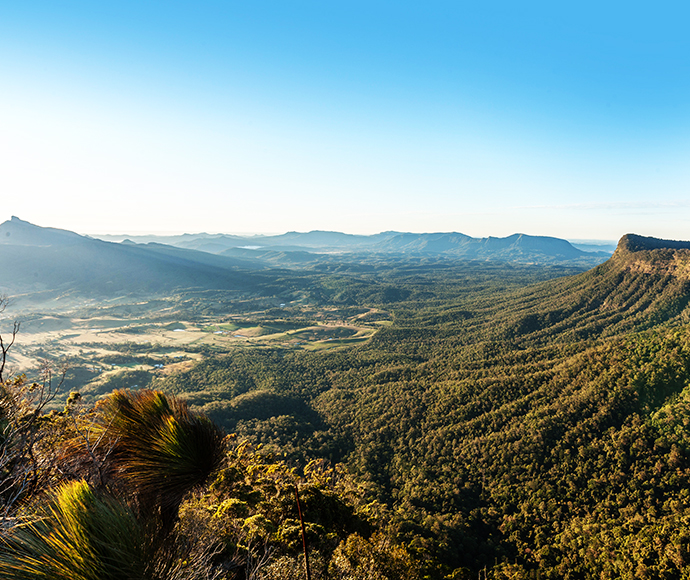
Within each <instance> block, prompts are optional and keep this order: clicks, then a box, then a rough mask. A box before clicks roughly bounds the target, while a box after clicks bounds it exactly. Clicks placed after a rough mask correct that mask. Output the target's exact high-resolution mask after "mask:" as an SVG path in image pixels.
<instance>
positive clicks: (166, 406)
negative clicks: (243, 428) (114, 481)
mask: <svg viewBox="0 0 690 580" xmlns="http://www.w3.org/2000/svg"><path fill="white" fill-rule="evenodd" d="M99 410H100V413H101V417H102V419H101V421H102V422H101V425H102V429H104V430H106V431H107V433H108V436H109V437H110V438H111V439H112V440H113V444H112V449H111V451H110V455H109V457H108V461H107V464H106V466H107V469H108V470H109V472H110V473H112V474H113V475H115V474H116V475H117V477H121V478H123V479H125V480H126V481H127V484H128V485H129V486H130V487H131V488H132V489H134V490H136V492H137V494H138V495H139V496H140V503H141V507H142V509H152V508H154V507H158V508H160V510H161V514H162V515H163V516H164V518H166V519H167V520H168V521H172V520H173V519H174V517H175V516H176V514H177V509H178V507H179V505H180V502H181V501H182V498H183V497H184V495H185V494H186V493H188V492H189V491H190V490H191V489H193V488H195V487H197V486H199V485H201V484H202V483H204V481H205V480H206V479H207V478H208V477H209V475H210V474H211V473H213V471H214V470H216V469H217V468H218V467H219V466H220V464H221V462H222V460H223V444H222V439H223V435H222V432H221V431H220V430H219V429H218V427H216V426H215V425H214V424H213V423H212V422H211V421H210V420H208V419H207V418H206V417H203V416H200V415H196V414H193V413H190V412H189V410H188V409H187V405H186V404H185V403H183V402H181V401H178V400H176V399H174V398H168V397H166V396H165V395H163V394H162V393H160V392H156V391H137V392H133V391H115V392H113V393H112V394H111V395H110V396H109V397H108V398H107V399H106V400H105V401H104V402H103V404H102V405H101V406H100V409H99Z"/></svg>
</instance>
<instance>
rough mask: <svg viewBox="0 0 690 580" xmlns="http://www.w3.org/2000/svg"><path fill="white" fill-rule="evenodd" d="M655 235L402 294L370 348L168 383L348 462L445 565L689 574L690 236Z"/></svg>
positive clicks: (235, 418) (294, 449) (264, 362)
mask: <svg viewBox="0 0 690 580" xmlns="http://www.w3.org/2000/svg"><path fill="white" fill-rule="evenodd" d="M644 241H645V240H644V239H642V240H640V239H639V238H637V237H633V236H627V237H625V238H623V239H622V240H621V243H620V244H619V248H618V250H617V252H616V253H615V254H614V256H613V257H612V258H611V260H609V261H608V262H606V263H604V264H602V265H600V266H598V267H596V268H594V269H593V270H590V271H588V272H585V273H582V274H578V275H574V276H569V277H566V278H560V279H555V280H551V281H546V282H542V283H539V284H537V285H535V286H530V287H527V288H525V289H521V290H517V291H515V290H510V291H507V292H497V293H489V294H488V295H486V296H482V295H481V294H480V295H476V294H473V295H471V296H466V297H463V298H462V300H458V301H456V304H455V305H452V304H450V305H448V304H438V305H432V306H428V307H417V306H418V305H417V304H411V303H409V302H408V303H405V302H404V301H403V302H400V303H399V304H398V307H397V309H395V310H394V311H395V323H394V324H393V325H392V326H389V327H386V328H383V329H381V330H380V331H379V332H378V333H377V334H376V335H375V336H374V337H373V338H372V339H371V340H370V341H369V342H368V343H366V344H363V345H361V346H359V347H355V348H351V349H346V350H337V351H327V352H312V353H309V352H284V351H280V350H264V351H254V352H244V353H241V354H240V353H238V354H230V355H227V356H221V357H218V358H213V359H209V360H207V361H206V362H204V363H201V364H200V365H199V366H197V367H196V368H195V369H193V370H192V371H189V372H188V373H185V374H181V375H178V376H176V377H174V378H172V379H169V380H168V381H167V382H166V383H164V384H161V385H160V386H161V387H162V388H165V389H168V390H169V391H170V392H174V393H176V394H178V395H182V396H185V397H186V398H187V399H188V400H189V401H190V403H192V404H193V405H196V406H197V407H198V408H200V409H202V410H204V411H206V412H207V413H209V415H210V416H211V417H213V418H214V419H216V420H217V421H218V422H220V423H221V424H223V425H224V426H225V427H226V428H227V429H229V430H231V431H234V432H237V433H238V434H239V435H240V436H241V437H248V438H249V439H250V440H251V441H253V442H255V443H259V442H260V443H263V444H269V445H274V446H275V448H276V449H280V450H281V452H283V453H287V454H288V456H289V457H290V458H291V459H292V460H293V461H296V462H300V461H306V460H307V459H309V458H315V457H325V458H327V459H330V460H332V461H334V462H343V463H344V464H345V465H347V466H348V468H349V469H350V470H352V471H353V472H354V473H355V474H356V476H357V477H358V478H360V479H361V480H362V481H367V482H369V483H370V484H371V485H372V486H373V489H375V492H376V494H377V497H378V499H379V500H380V501H382V502H384V503H385V504H387V505H389V506H391V509H393V511H394V513H395V517H394V518H393V520H392V523H391V526H392V527H391V528H390V533H391V534H392V535H393V536H394V537H395V538H396V540H397V541H400V542H402V543H403V544H404V545H407V546H409V547H411V548H412V549H414V550H416V553H418V554H419V555H420V557H423V558H427V559H428V560H429V561H430V562H435V563H436V564H435V565H437V567H436V569H437V570H438V572H437V573H450V571H452V570H456V571H457V572H456V574H458V575H459V574H461V569H465V570H466V573H467V574H470V573H472V574H476V572H477V571H478V570H480V569H482V570H483V569H484V568H485V567H487V568H488V570H492V569H493V570H494V573H495V574H498V573H499V571H500V570H506V569H507V568H506V566H508V564H510V567H511V569H512V572H511V573H513V572H514V573H516V574H517V573H518V572H519V573H525V574H534V573H536V571H537V570H538V571H539V574H540V575H541V577H552V578H561V577H563V578H588V577H594V576H597V577H604V578H621V577H629V578H633V577H634V578H639V577H650V578H659V577H663V578H676V577H681V576H682V575H683V571H684V570H685V567H686V565H687V564H689V563H690V561H689V559H688V558H689V554H688V549H689V547H688V542H690V536H688V533H687V526H686V524H687V519H688V517H690V504H689V503H688V502H689V501H690V497H688V491H687V490H688V489H690V486H689V485H688V484H689V483H690V481H689V479H688V478H690V464H689V462H688V449H689V447H688V443H689V441H688V429H687V425H688V420H689V419H690V417H688V409H689V407H688V401H689V398H690V390H687V389H686V386H687V385H688V381H689V379H690V376H689V373H690V327H688V326H686V321H687V312H686V310H685V308H686V306H687V303H688V299H689V298H690V293H689V292H688V289H689V286H688V281H689V277H688V265H689V264H690V250H687V249H684V248H667V247H662V248H650V247H648V246H646V245H644ZM635 244H636V245H635ZM443 571H445V572H443ZM472 571H473V572H472ZM458 577H460V576H458Z"/></svg>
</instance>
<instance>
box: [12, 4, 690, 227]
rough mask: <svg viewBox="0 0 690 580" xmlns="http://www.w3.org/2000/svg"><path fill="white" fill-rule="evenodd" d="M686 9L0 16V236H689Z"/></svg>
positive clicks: (80, 8) (118, 7)
mask: <svg viewBox="0 0 690 580" xmlns="http://www.w3.org/2000/svg"><path fill="white" fill-rule="evenodd" d="M686 6H687V5H685V4H683V3H680V2H665V3H664V2H656V3H654V4H653V5H652V4H651V3H644V4H643V3H635V2H626V3H622V2H608V3H602V2H597V3H594V2H577V3H575V2H573V3H556V2H548V3H547V2H543V3H541V2H529V1H526V2H491V1H488V2H481V3H478V2H473V3H470V2H452V3H451V2H435V1H433V0H429V1H426V2H416V3H406V2H378V1H376V0H372V1H368V2H358V1H354V2H353V1H349V2H347V3H337V2H323V1H320V2H317V1H296V2H291V1H285V0H283V1H280V2H277V1H276V2H274V1H262V0H258V1H252V2H242V3H240V2H232V1H226V2H204V1H198V2H194V3H192V2H184V1H173V0H170V1H166V2H157V1H151V2H141V1H140V2H128V1H120V2H116V3H102V2H93V1H90V2H84V1H82V2H79V1H62V2H54V1H51V2H35V1H32V0H27V1H25V2H2V1H1V0H0V55H2V56H1V57H0V195H1V196H2V202H1V203H0V208H1V211H0V219H2V220H4V219H9V217H10V216H11V215H17V216H19V217H21V218H22V219H25V220H28V221H32V222H34V223H37V224H39V225H45V226H53V227H62V228H66V229H71V230H75V231H79V232H82V233H142V232H154V233H170V232H198V231H209V232H255V233H256V232H273V233H280V232H284V231H288V230H299V231H306V230H312V229H328V230H339V231H345V232H350V233H375V232H379V231H384V230H400V231H417V232H421V231H460V232H463V233H466V234H469V235H474V236H488V235H494V236H504V235H509V234H511V233H515V232H522V233H528V234H534V235H553V236H558V237H565V238H571V239H573V238H580V239H617V238H619V237H620V236H621V235H623V234H625V233H628V232H635V233H640V234H643V235H653V236H658V237H668V238H678V239H690V230H689V228H688V227H687V225H686V224H688V223H690V219H689V218H690V163H688V161H689V160H690V35H688V34H687V22H688V21H689V19H690V8H688V7H686Z"/></svg>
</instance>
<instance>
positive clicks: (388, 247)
mask: <svg viewBox="0 0 690 580" xmlns="http://www.w3.org/2000/svg"><path fill="white" fill-rule="evenodd" d="M104 239H111V240H113V241H119V240H122V239H124V236H104ZM128 239H130V240H133V241H135V242H136V241H139V242H151V241H156V238H155V237H153V236H143V237H129V238H128ZM159 241H161V242H164V243H166V244H171V245H174V246H177V247H183V248H190V249H196V250H200V251H205V252H211V253H215V254H222V255H228V256H240V255H241V256H243V257H246V258H249V257H251V253H248V252H255V254H254V256H255V257H256V258H257V259H260V260H264V261H267V262H269V263H273V264H275V263H281V264H283V265H299V264H303V263H304V262H305V261H306V260H305V256H304V252H311V253H317V254H318V253H341V254H345V253H350V254H358V253H363V252H366V253H380V254H397V255H401V256H434V257H448V258H451V259H465V260H497V261H503V262H519V263H537V264H571V265H579V266H583V267H592V266H595V265H596V264H600V263H601V262H603V261H604V260H606V259H607V258H608V257H609V256H610V255H611V254H610V253H608V252H601V251H598V252H587V251H583V250H580V249H578V248H575V247H574V246H573V245H572V244H570V242H568V241H566V240H563V239H559V238H553V237H546V236H529V235H526V234H513V235H512V236H508V237H506V238H496V237H488V238H473V237H471V236H467V235H465V234H462V233H458V232H446V233H443V232H440V233H422V234H418V233H404V232H382V233H379V234H375V235H371V236H363V235H352V234H343V233H340V232H327V231H318V230H317V231H311V232H305V233H300V232H288V233H286V234H281V235H277V236H247V237H241V236H228V235H224V234H217V235H211V234H185V235H183V236H167V237H164V238H160V239H159ZM245 250H248V252H247V251H245ZM276 252H280V253H281V254H280V256H279V257H278V256H277V254H276ZM294 252H297V253H296V254H293V253H294Z"/></svg>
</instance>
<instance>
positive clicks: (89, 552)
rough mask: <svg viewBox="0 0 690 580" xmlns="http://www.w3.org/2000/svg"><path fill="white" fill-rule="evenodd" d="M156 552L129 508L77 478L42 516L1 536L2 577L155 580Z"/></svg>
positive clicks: (63, 488) (64, 486) (60, 491)
mask: <svg viewBox="0 0 690 580" xmlns="http://www.w3.org/2000/svg"><path fill="white" fill-rule="evenodd" d="M152 551H153V546H151V544H150V542H149V541H148V540H147V534H145V533H144V530H143V528H142V526H141V525H140V524H139V522H138V521H137V519H136V518H135V516H134V514H133V513H132V512H131V510H129V508H127V507H126V506H125V505H124V504H122V503H120V502H118V501H116V500H115V499H113V498H111V497H108V496H100V495H97V494H96V493H94V491H93V490H92V489H91V488H90V487H89V485H88V484H87V483H85V482H83V481H81V482H73V483H69V484H66V485H63V486H61V487H60V488H58V490H57V491H56V493H55V497H54V499H53V501H52V502H51V503H50V504H49V505H48V506H47V507H46V508H44V510H43V512H42V513H41V514H39V517H38V518H37V519H35V520H34V521H32V522H29V523H25V524H23V525H21V526H18V527H16V528H14V529H13V530H12V532H11V533H10V534H9V535H8V536H5V537H3V538H2V539H1V540H0V578H14V579H16V580H41V579H45V580H63V579H65V580H67V579H70V580H139V579H141V580H150V579H151V575H150V574H149V573H148V570H149V568H150V564H151V562H152V561H153V560H154V559H153V558H152V557H151V556H152V553H151V552H152Z"/></svg>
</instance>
